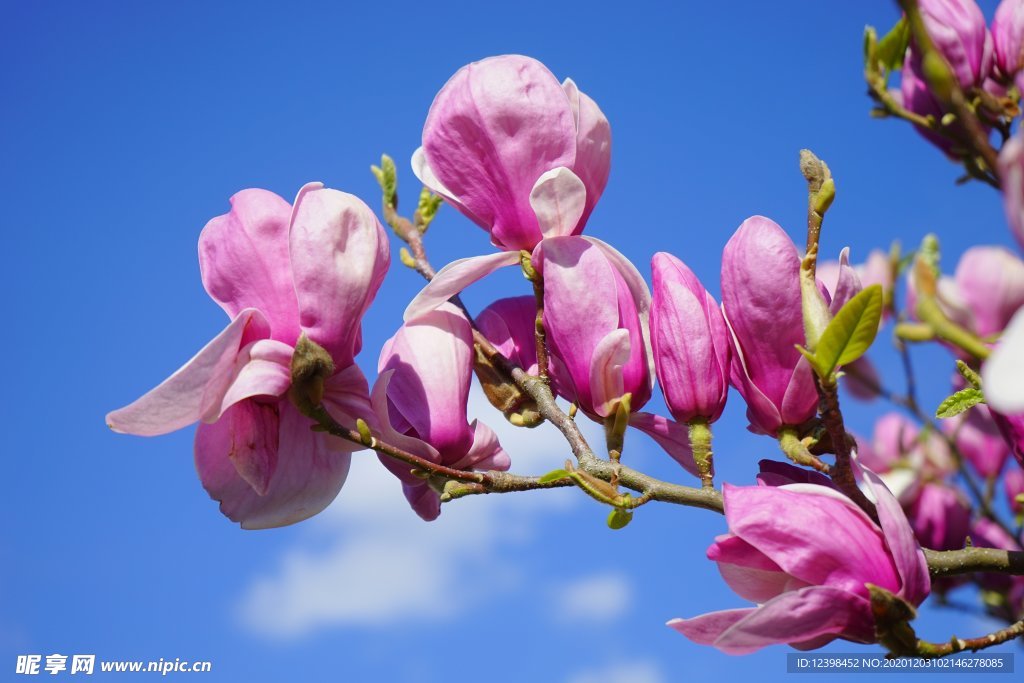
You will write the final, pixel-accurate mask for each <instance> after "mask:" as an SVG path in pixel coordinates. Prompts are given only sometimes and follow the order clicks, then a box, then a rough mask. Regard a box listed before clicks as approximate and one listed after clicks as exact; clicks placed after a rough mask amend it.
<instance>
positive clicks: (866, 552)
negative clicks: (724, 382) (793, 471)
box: [668, 472, 930, 654]
mask: <svg viewBox="0 0 1024 683" xmlns="http://www.w3.org/2000/svg"><path fill="white" fill-rule="evenodd" d="M864 478H865V482H866V483H867V485H868V488H869V490H870V491H871V492H872V493H873V497H874V498H875V501H876V504H877V508H878V516H879V519H880V521H881V526H879V525H878V524H876V523H875V522H873V521H872V520H871V518H869V517H868V516H867V515H866V514H864V512H863V511H862V510H861V509H860V508H858V507H857V506H856V505H854V504H853V503H852V502H851V501H850V500H849V499H848V498H846V497H845V496H843V495H842V494H841V493H839V492H838V491H836V490H835V489H832V488H830V487H827V486H819V485H817V484H810V483H796V484H786V485H783V486H777V487H776V486H763V485H762V486H731V485H729V484H725V485H724V486H723V496H724V499H725V518H726V521H727V522H728V525H729V533H727V534H725V535H722V536H719V537H718V538H716V539H715V542H714V544H712V546H711V547H710V548H708V558H709V559H711V560H714V561H715V562H717V563H718V569H719V571H720V572H721V574H722V578H723V579H725V581H726V583H728V584H729V587H730V588H732V589H733V590H734V591H735V592H736V593H737V595H739V596H740V597H742V598H745V599H747V600H750V601H751V602H754V603H758V606H757V607H749V608H744V609H732V610H725V611H723V612H712V613H710V614H704V615H702V616H699V617H694V618H692V619H673V620H672V621H670V622H669V623H668V625H669V626H671V627H672V628H674V629H675V630H677V631H679V632H680V633H682V634H683V635H684V636H686V637H687V638H689V639H690V640H692V641H694V642H696V643H699V644H702V645H712V646H714V647H716V648H718V649H719V650H721V651H723V652H726V653H729V654H746V653H750V652H754V651H756V650H759V649H761V648H763V647H765V646H768V645H774V644H781V643H788V644H789V645H791V646H793V647H795V648H797V649H801V650H809V649H814V648H818V647H822V646H823V645H825V644H827V643H829V642H831V641H832V640H834V639H836V638H842V639H844V640H849V641H853V642H858V643H870V642H874V641H875V630H874V618H873V616H872V612H871V604H870V599H869V594H868V589H867V587H866V586H865V584H867V583H871V584H874V585H876V586H880V587H882V588H884V589H886V590H888V591H890V592H891V593H893V594H895V595H898V596H899V597H901V598H903V599H904V600H906V601H907V602H910V603H911V604H913V605H918V604H920V603H921V601H923V600H924V598H925V597H927V595H928V593H929V590H930V582H929V578H928V566H927V564H926V562H925V559H924V555H923V553H922V552H921V549H920V548H919V547H918V545H917V543H916V541H915V540H914V535H913V532H912V530H911V529H910V525H909V524H908V523H907V519H906V517H905V516H904V514H903V510H902V509H901V508H900V505H899V503H898V502H897V501H896V499H895V498H894V497H893V496H892V494H891V493H889V491H888V489H886V488H885V485H884V484H882V483H881V480H879V479H878V478H877V477H876V476H875V475H874V474H872V473H871V472H865V473H864Z"/></svg>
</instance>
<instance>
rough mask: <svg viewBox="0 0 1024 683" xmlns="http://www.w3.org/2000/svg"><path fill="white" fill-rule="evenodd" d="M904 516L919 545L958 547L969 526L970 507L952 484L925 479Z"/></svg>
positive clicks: (954, 548) (943, 547)
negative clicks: (926, 481) (925, 481)
mask: <svg viewBox="0 0 1024 683" xmlns="http://www.w3.org/2000/svg"><path fill="white" fill-rule="evenodd" d="M907 517H908V518H909V519H910V526H911V528H912V529H913V530H914V536H915V537H917V542H918V543H920V544H921V546H922V547H924V548H931V549H932V550H959V549H960V548H963V547H964V540H965V539H966V538H967V532H968V531H969V530H970V525H971V508H970V505H969V504H968V503H967V501H966V500H964V497H963V494H961V493H960V492H959V491H958V490H956V489H955V488H953V487H952V486H948V485H946V484H943V483H941V482H928V483H925V484H923V485H922V486H921V488H920V490H919V491H918V494H917V496H916V497H915V499H914V502H913V503H912V504H911V505H910V508H909V509H908V510H907Z"/></svg>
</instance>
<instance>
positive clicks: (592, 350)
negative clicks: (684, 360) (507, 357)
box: [533, 237, 654, 421]
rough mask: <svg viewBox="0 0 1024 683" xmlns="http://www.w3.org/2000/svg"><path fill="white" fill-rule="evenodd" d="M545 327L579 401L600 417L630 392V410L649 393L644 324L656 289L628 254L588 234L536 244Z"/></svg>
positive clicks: (612, 410) (585, 409)
mask: <svg viewBox="0 0 1024 683" xmlns="http://www.w3.org/2000/svg"><path fill="white" fill-rule="evenodd" d="M533 263H534V267H535V268H537V270H538V272H540V273H541V274H542V275H543V277H544V327H545V328H546V330H547V333H548V342H549V343H550V345H551V348H552V350H553V351H554V353H555V355H556V356H557V357H558V358H559V359H560V360H561V362H562V363H564V365H565V369H566V375H567V376H568V379H569V380H570V382H571V384H572V390H573V395H574V397H575V400H576V402H577V403H578V404H579V406H580V409H581V410H583V412H585V413H586V414H587V415H588V416H590V417H591V418H593V419H595V420H598V421H602V420H603V419H604V418H606V417H608V416H609V415H614V414H615V411H616V408H617V406H618V404H619V403H620V401H621V400H622V398H623V397H624V396H625V395H626V394H629V395H630V398H631V401H630V406H631V409H632V410H634V411H635V410H637V409H639V408H640V407H642V406H643V405H644V404H645V403H646V402H647V400H648V399H649V398H650V396H651V389H652V385H653V381H654V368H653V360H652V357H651V352H650V349H649V348H648V343H649V342H648V335H647V332H646V328H647V318H648V310H649V308H650V300H651V295H650V292H649V290H648V289H647V285H646V283H645V282H644V281H643V278H642V277H641V276H640V273H638V272H637V271H636V268H634V267H633V265H632V264H630V263H629V261H626V260H625V259H624V258H621V257H617V256H614V255H610V254H609V252H608V251H607V249H604V248H602V247H601V246H599V245H598V244H595V243H594V242H593V241H591V240H588V239H586V238H583V237H554V238H550V239H546V240H544V242H542V243H541V245H540V246H538V248H537V250H536V253H535V255H534V259H533Z"/></svg>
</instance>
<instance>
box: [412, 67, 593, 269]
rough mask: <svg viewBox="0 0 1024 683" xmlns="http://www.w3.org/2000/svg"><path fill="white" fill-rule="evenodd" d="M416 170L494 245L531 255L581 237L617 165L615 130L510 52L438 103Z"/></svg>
mask: <svg viewBox="0 0 1024 683" xmlns="http://www.w3.org/2000/svg"><path fill="white" fill-rule="evenodd" d="M412 165H413V171H414V172H415V173H416V175H417V177H418V178H419V179H420V180H421V181H422V182H423V184H424V185H426V186H427V187H429V188H430V189H431V190H433V191H434V192H436V193H437V194H439V195H441V196H442V197H444V199H445V200H447V201H448V203H450V204H452V205H453V206H455V208H457V209H458V210H459V211H461V212H462V213H463V214H464V215H465V216H466V217H467V218H469V219H470V220H471V221H473V222H474V223H476V224H477V225H479V226H480V227H481V228H483V229H484V230H487V231H488V232H489V233H490V235H491V240H492V241H493V242H494V245H495V246H497V247H499V248H501V249H506V250H514V251H518V250H520V249H526V250H527V251H530V250H532V249H533V248H534V247H535V246H537V243H538V242H540V240H541V239H542V238H543V237H548V236H550V235H551V230H552V229H555V228H556V226H553V225H552V221H551V220H550V217H551V215H552V214H560V213H564V212H568V213H571V214H572V217H571V220H566V221H564V222H560V223H559V224H558V225H557V229H558V231H559V232H558V234H563V235H568V234H573V235H575V234H578V233H579V232H580V231H582V230H583V226H584V224H585V223H586V222H587V218H588V217H589V216H590V212H591V211H593V209H594V205H595V204H596V203H597V200H598V199H599V198H600V197H601V193H602V192H603V191H604V188H605V185H606V184H607V182H608V173H609V169H610V168H611V128H610V127H609V125H608V120H607V119H606V118H605V116H604V114H602V113H601V110H600V109H599V108H598V106H597V104H595V103H594V101H593V100H592V99H590V98H589V97H587V96H586V95H584V94H583V93H582V92H580V91H579V89H578V88H577V87H576V84H575V83H573V82H572V81H571V80H569V79H566V80H565V82H564V83H562V84H561V85H560V84H559V83H558V81H557V80H556V79H555V77H554V75H552V73H551V72H550V71H548V69H547V67H545V66H544V65H543V64H541V63H540V62H538V61H537V60H535V59H531V58H530V57H523V56H521V55H503V56H500V57H490V58H488V59H484V60H482V61H479V62H473V63H472V64H469V65H467V66H464V67H462V68H461V69H459V71H458V72H456V74H455V75H454V76H452V77H451V79H450V80H449V81H448V82H447V83H446V84H445V86H444V87H443V88H441V91H440V92H439V93H438V94H437V96H436V97H435V98H434V103H433V104H432V105H431V107H430V112H429V113H428V114H427V121H426V123H425V124H424V126H423V146H422V147H420V148H419V149H418V150H416V153H415V154H414V155H413V162H412Z"/></svg>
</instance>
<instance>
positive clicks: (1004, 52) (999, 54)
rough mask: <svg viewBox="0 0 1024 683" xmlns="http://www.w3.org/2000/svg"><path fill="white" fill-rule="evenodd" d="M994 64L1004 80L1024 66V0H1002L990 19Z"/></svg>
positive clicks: (1009, 78)
mask: <svg viewBox="0 0 1024 683" xmlns="http://www.w3.org/2000/svg"><path fill="white" fill-rule="evenodd" d="M992 43H993V46H994V48H995V64H996V68H997V69H998V71H999V75H1000V76H1001V77H1002V78H1003V80H1004V81H1010V80H1011V79H1013V78H1014V76H1016V75H1017V73H1018V72H1019V71H1020V70H1021V67H1024V0H1003V1H1002V2H1001V3H999V7H997V8H996V16H995V19H993V20H992Z"/></svg>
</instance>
